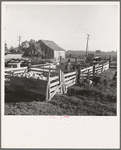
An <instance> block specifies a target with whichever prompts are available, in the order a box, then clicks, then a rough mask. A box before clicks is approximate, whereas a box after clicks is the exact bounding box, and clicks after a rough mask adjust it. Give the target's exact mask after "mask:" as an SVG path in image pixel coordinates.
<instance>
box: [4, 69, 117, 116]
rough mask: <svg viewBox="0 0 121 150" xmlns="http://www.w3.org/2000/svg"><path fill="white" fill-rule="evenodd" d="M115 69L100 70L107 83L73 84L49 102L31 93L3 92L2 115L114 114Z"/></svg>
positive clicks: (115, 104)
mask: <svg viewBox="0 0 121 150" xmlns="http://www.w3.org/2000/svg"><path fill="white" fill-rule="evenodd" d="M114 73H115V69H109V70H107V71H105V72H103V73H101V74H100V77H101V78H102V80H104V79H106V80H107V85H106V86H104V85H103V84H99V85H98V86H89V85H87V84H85V85H83V86H82V85H81V84H78V85H74V86H72V87H69V89H68V92H67V94H65V95H55V96H54V97H53V99H52V100H51V101H50V102H46V101H44V97H42V96H41V97H40V95H35V94H32V93H27V92H26V93H24V92H22V94H21V92H20V91H19V92H18V93H12V92H9V91H7V90H6V93H5V115H59V116H116V114H117V112H116V110H117V96H116V93H117V91H116V87H117V86H116V82H114V81H112V77H113V75H114Z"/></svg>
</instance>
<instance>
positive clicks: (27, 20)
mask: <svg viewBox="0 0 121 150" xmlns="http://www.w3.org/2000/svg"><path fill="white" fill-rule="evenodd" d="M102 4H103V5H102ZM117 4H118V3H111V2H110V3H108V4H107V3H104V2H102V3H99V2H97V3H96V5H95V3H93V2H91V3H88V2H85V3H78V5H77V3H76V2H75V3H73V4H71V3H69V2H67V4H60V3H59V2H57V3H56V4H55V3H53V4H52V3H51V4H49V3H47V2H46V3H44V4H42V3H41V2H39V3H35V2H33V3H31V5H30V3H28V2H27V3H26V2H23V3H15V2H9V3H5V2H4V6H5V14H4V18H5V24H4V33H5V38H4V41H6V43H7V45H8V48H9V47H10V46H14V47H16V46H18V36H19V35H20V36H21V40H22V42H23V41H25V40H30V39H35V40H39V39H43V40H52V41H54V42H55V43H57V44H58V45H59V46H61V47H62V48H64V49H65V50H85V49H86V42H87V41H86V40H87V39H86V38H87V34H90V40H89V50H97V49H99V50H102V51H111V50H114V51H115V50H118V43H119V16H118V5H117Z"/></svg>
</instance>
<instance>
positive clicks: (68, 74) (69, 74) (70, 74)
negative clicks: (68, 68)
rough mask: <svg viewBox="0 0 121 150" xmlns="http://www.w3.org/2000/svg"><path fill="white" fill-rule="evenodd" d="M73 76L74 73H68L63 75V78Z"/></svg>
mask: <svg viewBox="0 0 121 150" xmlns="http://www.w3.org/2000/svg"><path fill="white" fill-rule="evenodd" d="M74 74H76V71H74V72H70V73H66V74H65V75H64V77H67V76H72V75H74Z"/></svg>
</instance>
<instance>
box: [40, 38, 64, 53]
mask: <svg viewBox="0 0 121 150" xmlns="http://www.w3.org/2000/svg"><path fill="white" fill-rule="evenodd" d="M41 41H42V42H43V43H44V44H45V45H47V46H48V47H50V48H51V49H53V50H54V51H65V50H64V49H63V48H61V47H60V46H58V45H57V44H56V43H55V42H53V41H49V40H41Z"/></svg>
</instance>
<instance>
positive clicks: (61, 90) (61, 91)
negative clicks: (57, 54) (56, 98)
mask: <svg viewBox="0 0 121 150" xmlns="http://www.w3.org/2000/svg"><path fill="white" fill-rule="evenodd" d="M61 83H62V71H61V70H60V84H61ZM60 93H61V94H62V93H63V89H62V86H61V87H60Z"/></svg>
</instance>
